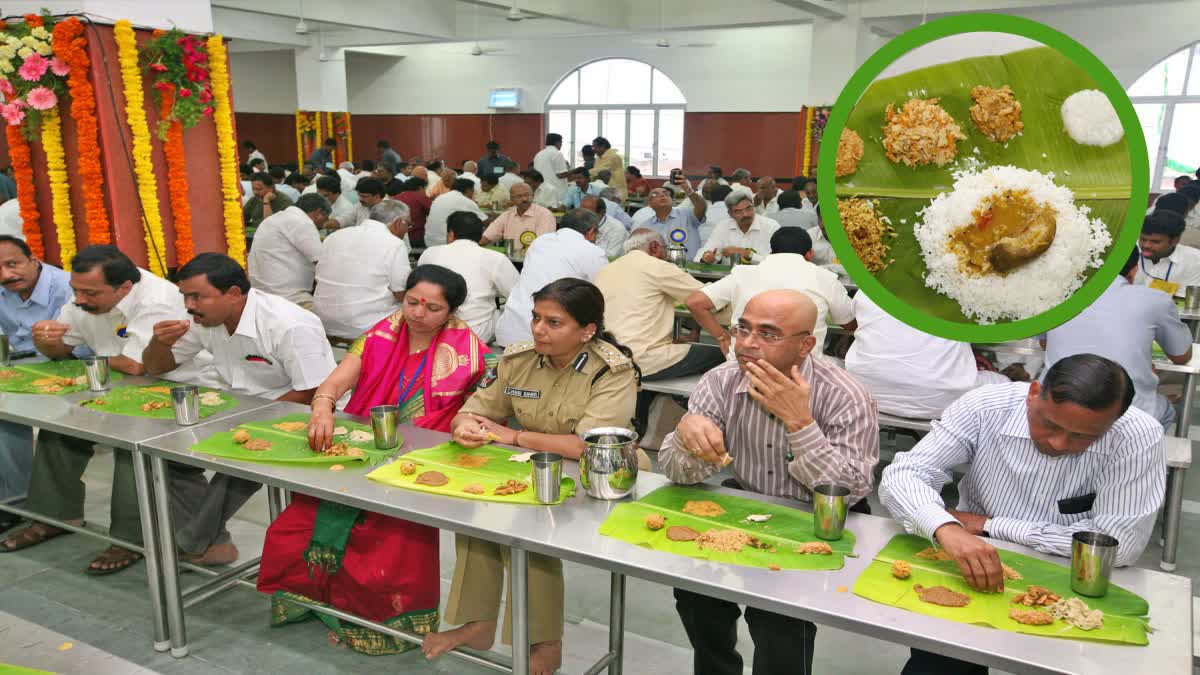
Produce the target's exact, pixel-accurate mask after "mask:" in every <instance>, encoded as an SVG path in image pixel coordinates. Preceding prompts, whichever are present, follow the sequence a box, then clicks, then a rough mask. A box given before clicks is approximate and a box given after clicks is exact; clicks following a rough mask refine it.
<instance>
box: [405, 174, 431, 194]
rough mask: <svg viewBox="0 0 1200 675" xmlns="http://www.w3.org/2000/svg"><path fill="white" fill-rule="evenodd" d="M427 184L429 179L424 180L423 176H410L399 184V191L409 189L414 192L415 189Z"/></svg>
mask: <svg viewBox="0 0 1200 675" xmlns="http://www.w3.org/2000/svg"><path fill="white" fill-rule="evenodd" d="M428 186H429V181H427V180H425V179H424V178H421V177H420V176H412V177H410V178H409V179H408V180H406V181H404V185H402V186H401V188H402V189H401V190H400V191H401V192H408V191H410V190H411V191H413V192H416V191H417V190H420V189H421V188H424V187H428Z"/></svg>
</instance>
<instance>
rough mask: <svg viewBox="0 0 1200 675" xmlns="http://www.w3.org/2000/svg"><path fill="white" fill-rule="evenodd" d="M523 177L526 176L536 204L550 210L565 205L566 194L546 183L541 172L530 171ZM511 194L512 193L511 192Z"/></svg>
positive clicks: (526, 181)
mask: <svg viewBox="0 0 1200 675" xmlns="http://www.w3.org/2000/svg"><path fill="white" fill-rule="evenodd" d="M521 175H523V176H525V183H526V184H527V185H529V188H530V189H531V190H533V203H534V204H537V205H538V206H544V207H546V208H548V209H557V208H559V207H561V206H562V205H563V200H564V199H566V194H565V193H563V192H560V191H559V190H558V188H557V187H556V186H554V185H550V184H549V183H547V182H545V180H544V179H543V178H542V172H541V171H538V170H537V169H530V170H529V171H526V172H525V173H523V174H521ZM509 192H510V193H511V192H512V191H511V190H509Z"/></svg>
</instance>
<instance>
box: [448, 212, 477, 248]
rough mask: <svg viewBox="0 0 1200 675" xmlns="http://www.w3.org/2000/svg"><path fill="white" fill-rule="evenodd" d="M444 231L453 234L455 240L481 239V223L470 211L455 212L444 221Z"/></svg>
mask: <svg viewBox="0 0 1200 675" xmlns="http://www.w3.org/2000/svg"><path fill="white" fill-rule="evenodd" d="M446 230H447V231H449V232H453V233H454V238H455V239H470V240H471V241H479V240H480V239H483V221H482V220H480V219H479V216H477V215H475V214H474V213H471V212H470V211H455V212H454V213H451V214H450V217H449V218H447V219H446Z"/></svg>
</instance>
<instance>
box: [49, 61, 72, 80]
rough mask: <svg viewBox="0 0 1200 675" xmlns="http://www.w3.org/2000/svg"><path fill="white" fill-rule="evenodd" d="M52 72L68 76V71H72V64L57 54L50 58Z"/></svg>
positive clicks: (60, 75)
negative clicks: (68, 63)
mask: <svg viewBox="0 0 1200 675" xmlns="http://www.w3.org/2000/svg"><path fill="white" fill-rule="evenodd" d="M50 72H52V73H54V74H55V75H57V76H59V77H66V75H67V73H69V72H71V66H68V65H67V63H66V62H65V61H63V60H62V59H60V58H58V57H57V56H56V57H54V58H52V59H50Z"/></svg>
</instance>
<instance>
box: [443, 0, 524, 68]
mask: <svg viewBox="0 0 1200 675" xmlns="http://www.w3.org/2000/svg"><path fill="white" fill-rule="evenodd" d="M513 7H514V8H515V7H516V3H513ZM518 11H519V10H518ZM473 20H474V24H475V25H474V29H475V30H474V39H475V41H474V44H472V45H471V46H470V48H468V49H467V50H466V51H455V53H456V54H470V55H471V56H494V55H496V54H511V53H512V52H510V51H508V50H506V49H487V48H485V47H483V45H481V44H479V5H475V14H474V17H473Z"/></svg>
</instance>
